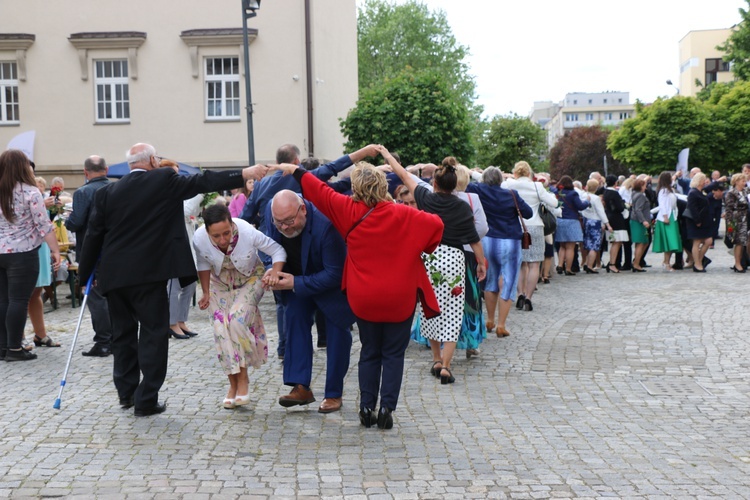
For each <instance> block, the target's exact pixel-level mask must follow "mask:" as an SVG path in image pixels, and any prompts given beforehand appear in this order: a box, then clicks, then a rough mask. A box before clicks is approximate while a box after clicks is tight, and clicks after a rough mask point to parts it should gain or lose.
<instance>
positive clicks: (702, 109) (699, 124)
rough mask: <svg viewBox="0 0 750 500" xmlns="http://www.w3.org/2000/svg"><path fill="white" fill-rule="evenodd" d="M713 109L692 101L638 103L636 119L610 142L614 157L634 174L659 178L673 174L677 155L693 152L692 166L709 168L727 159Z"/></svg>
mask: <svg viewBox="0 0 750 500" xmlns="http://www.w3.org/2000/svg"><path fill="white" fill-rule="evenodd" d="M714 115H715V113H714V110H713V108H712V106H711V105H709V104H705V103H703V102H701V101H699V100H697V99H695V98H693V97H682V96H676V97H672V98H671V99H663V98H659V99H657V100H656V101H655V102H654V103H653V104H650V105H648V106H645V105H643V104H642V103H641V102H637V103H636V116H635V117H633V118H630V119H628V120H625V122H624V123H623V124H622V126H621V127H620V128H619V129H617V130H615V131H614V132H612V133H611V134H610V136H609V139H607V147H609V149H610V151H612V156H613V157H614V158H615V159H616V160H619V161H621V162H623V163H625V164H628V165H630V166H631V168H632V169H633V171H635V172H644V173H649V174H652V175H656V174H658V173H659V172H661V171H663V170H673V169H674V168H675V165H676V164H677V155H678V154H679V152H680V151H681V150H682V149H684V148H690V165H691V166H698V167H701V168H710V167H711V166H712V165H713V164H714V163H715V162H716V161H720V160H721V159H723V156H724V144H725V143H724V140H723V133H722V130H721V127H720V125H718V124H717V123H716V122H715V116H714Z"/></svg>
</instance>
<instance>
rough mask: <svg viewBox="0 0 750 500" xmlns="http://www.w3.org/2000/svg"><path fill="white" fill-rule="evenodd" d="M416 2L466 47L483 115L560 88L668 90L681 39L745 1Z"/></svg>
mask: <svg viewBox="0 0 750 500" xmlns="http://www.w3.org/2000/svg"><path fill="white" fill-rule="evenodd" d="M398 1H399V3H401V2H402V0H398ZM422 1H423V3H425V4H427V5H428V6H429V7H430V8H431V9H432V10H435V9H442V10H444V11H445V12H446V14H447V17H448V22H449V23H450V25H451V27H452V29H453V31H454V35H455V36H456V39H457V40H458V42H459V43H461V44H463V45H466V46H468V47H469V49H470V50H471V57H470V59H469V63H470V65H471V71H472V74H473V75H474V76H475V77H476V82H477V90H478V94H479V99H478V102H479V104H481V105H483V106H484V108H485V115H487V116H494V115H497V114H500V115H505V114H508V113H511V112H515V113H518V114H520V115H527V114H528V113H529V111H530V110H531V108H532V106H533V104H534V101H561V100H562V99H563V98H564V97H565V94H566V93H568V92H603V91H607V90H614V91H622V92H630V101H631V102H635V100H636V99H640V100H641V101H644V102H651V101H653V100H654V99H656V98H657V97H659V96H671V95H674V94H675V92H676V91H675V90H674V88H673V87H669V86H667V85H666V83H665V82H666V80H667V79H671V80H672V81H673V82H675V84H676V85H679V74H680V70H679V64H680V61H679V49H678V43H679V41H680V39H681V38H682V37H684V36H685V35H686V34H687V33H688V32H689V31H693V30H704V29H719V28H729V27H731V26H732V25H734V24H737V23H738V22H739V21H740V14H739V12H738V9H739V8H740V7H743V8H747V7H748V3H747V1H746V0H630V1H627V2H625V1H619V2H615V1H611V0H526V1H524V0H521V1H508V0H422ZM360 3H361V1H358V4H360Z"/></svg>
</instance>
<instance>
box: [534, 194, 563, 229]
mask: <svg viewBox="0 0 750 500" xmlns="http://www.w3.org/2000/svg"><path fill="white" fill-rule="evenodd" d="M534 190H535V191H536V197H537V198H538V199H539V209H538V210H537V211H538V212H539V218H541V219H542V223H543V224H544V236H547V235H549V234H552V233H554V232H555V231H556V230H557V217H555V214H553V213H552V212H550V211H549V209H548V208H547V206H546V205H545V204H544V203H542V198H541V197H540V196H539V191H538V190H537V188H536V185H535V186H534Z"/></svg>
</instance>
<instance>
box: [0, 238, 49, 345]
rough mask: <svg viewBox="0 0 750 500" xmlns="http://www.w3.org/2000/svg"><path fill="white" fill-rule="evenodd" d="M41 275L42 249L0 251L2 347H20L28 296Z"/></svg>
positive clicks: (0, 330)
mask: <svg viewBox="0 0 750 500" xmlns="http://www.w3.org/2000/svg"><path fill="white" fill-rule="evenodd" d="M38 277H39V249H38V248H37V249H35V250H31V251H28V252H19V253H5V254H0V349H6V348H7V349H20V348H21V340H22V339H23V329H24V327H25V326H26V313H27V311H28V309H29V299H30V298H31V293H32V292H33V291H34V288H35V287H36V281H37V278H38Z"/></svg>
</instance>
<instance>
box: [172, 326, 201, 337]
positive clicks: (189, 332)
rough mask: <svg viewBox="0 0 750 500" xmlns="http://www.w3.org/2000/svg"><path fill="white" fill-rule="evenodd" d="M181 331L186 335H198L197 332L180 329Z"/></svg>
mask: <svg viewBox="0 0 750 500" xmlns="http://www.w3.org/2000/svg"><path fill="white" fill-rule="evenodd" d="M170 330H171V328H170ZM182 333H184V334H185V335H187V336H188V337H197V336H198V334H197V333H195V332H191V331H190V330H182Z"/></svg>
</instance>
